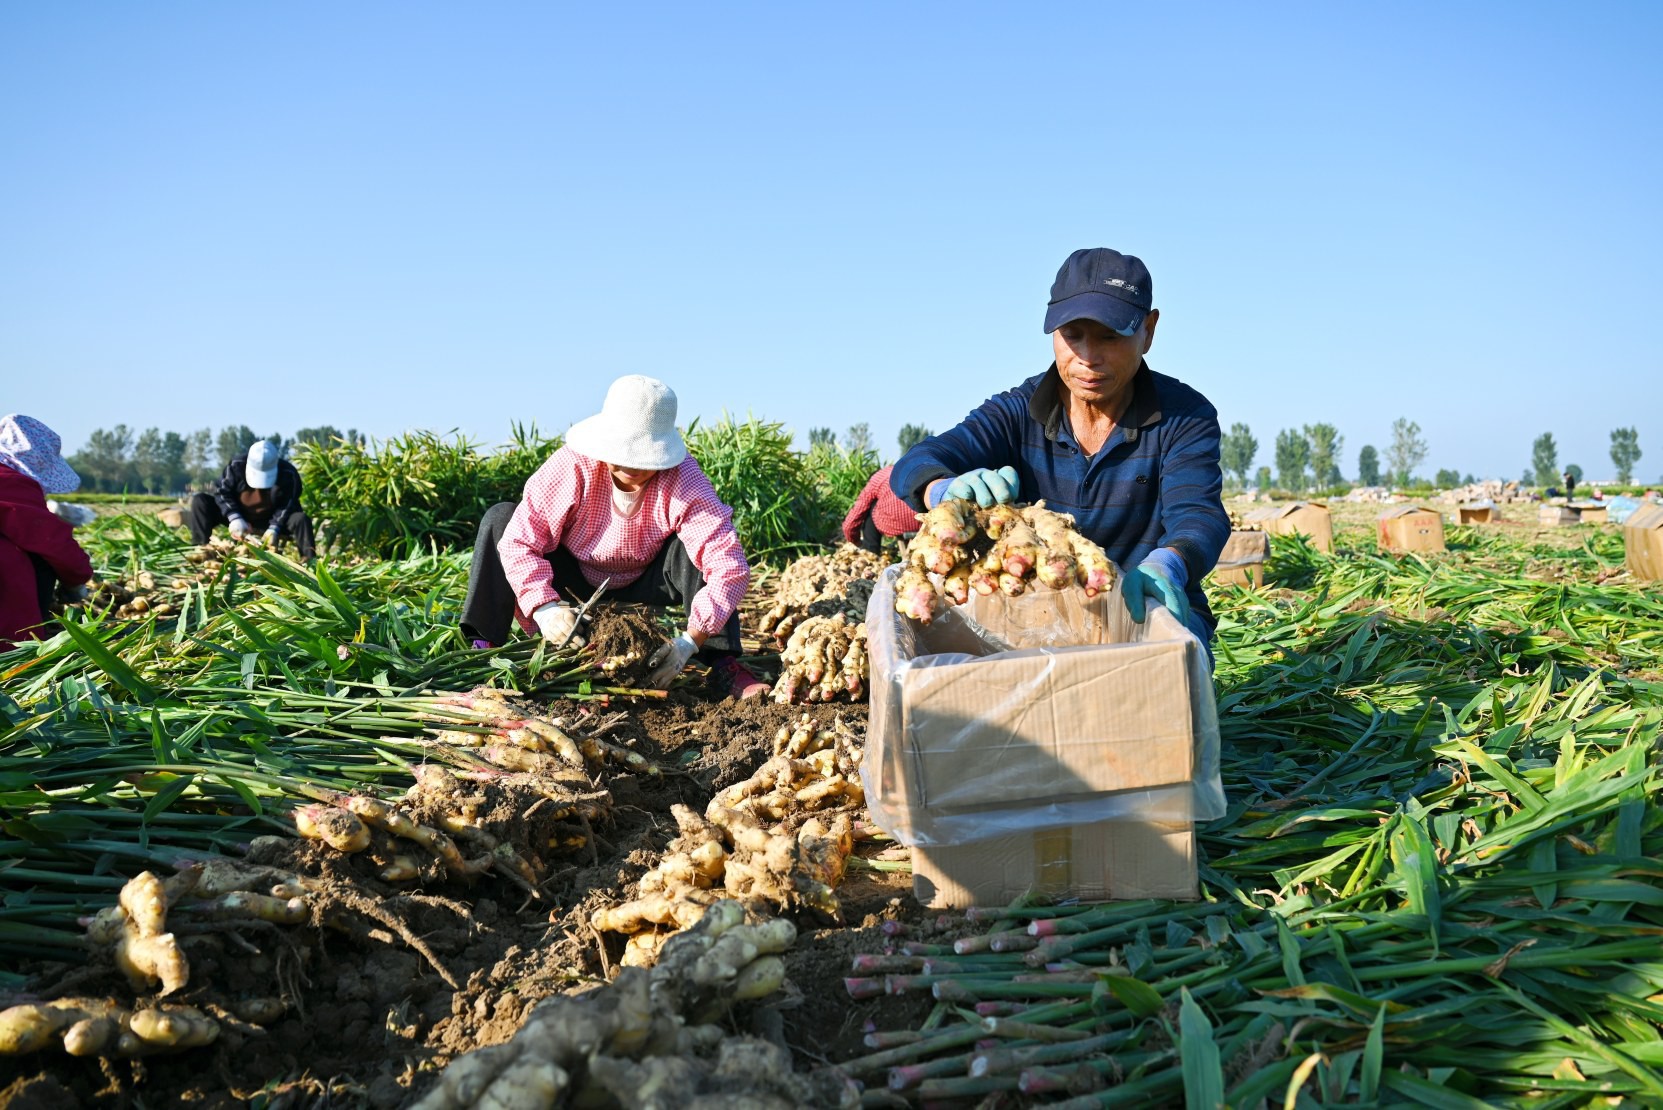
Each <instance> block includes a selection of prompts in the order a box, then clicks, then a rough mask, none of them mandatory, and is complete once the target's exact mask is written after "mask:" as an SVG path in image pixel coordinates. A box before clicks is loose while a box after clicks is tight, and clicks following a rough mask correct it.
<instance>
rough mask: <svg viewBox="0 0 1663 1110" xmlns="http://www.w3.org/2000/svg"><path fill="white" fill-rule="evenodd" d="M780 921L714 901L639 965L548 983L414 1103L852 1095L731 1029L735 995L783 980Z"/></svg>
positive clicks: (798, 1100)
mask: <svg viewBox="0 0 1663 1110" xmlns="http://www.w3.org/2000/svg"><path fill="white" fill-rule="evenodd" d="M795 939H796V929H795V928H794V927H793V926H792V925H791V923H790V922H788V921H769V922H765V923H761V924H755V925H751V924H746V922H745V911H744V909H743V907H741V906H740V905H739V904H738V903H737V902H734V901H731V900H723V901H717V902H715V903H713V904H712V905H710V906H709V907H708V910H707V912H706V913H705V914H704V916H703V917H702V918H701V919H700V920H699V921H698V922H697V923H696V924H694V925H692V926H691V927H689V928H688V929H686V930H685V931H684V932H681V933H677V934H675V935H674V936H671V937H669V938H668V939H667V940H666V941H664V942H663V945H662V950H661V952H660V953H659V955H658V962H657V964H656V966H654V967H653V968H652V969H651V970H650V971H649V970H646V969H644V968H642V967H635V966H630V967H625V968H623V969H622V970H621V971H620V972H619V973H618V976H617V978H616V979H615V980H614V981H613V982H611V983H608V984H604V985H602V986H599V987H595V988H593V989H592V990H588V991H585V992H583V993H581V994H575V995H557V996H555V997H553V998H550V999H548V1000H546V1001H544V1002H541V1003H539V1004H538V1005H537V1007H536V1008H535V1009H533V1010H532V1011H531V1013H530V1015H529V1017H528V1018H527V1019H526V1022H525V1024H524V1025H523V1026H521V1028H520V1030H519V1032H517V1033H515V1034H514V1036H513V1037H512V1038H511V1039H510V1040H509V1041H508V1042H507V1043H505V1044H500V1045H494V1046H491V1047H489V1048H482V1049H477V1050H475V1051H473V1052H470V1053H468V1054H466V1055H464V1056H461V1057H458V1058H457V1059H456V1060H454V1061H453V1062H452V1063H451V1064H450V1066H449V1067H447V1068H446V1069H445V1071H444V1073H443V1074H442V1075H441V1076H440V1077H439V1080H438V1083H437V1084H436V1085H435V1086H434V1087H433V1088H432V1089H431V1090H430V1091H428V1092H427V1093H426V1094H424V1095H423V1096H422V1098H421V1099H420V1100H418V1101H417V1102H416V1103H415V1110H487V1108H490V1110H505V1108H509V1107H515V1108H518V1107H527V1108H529V1107H546V1106H615V1105H622V1106H640V1107H671V1106H689V1107H693V1106H710V1107H715V1106H809V1105H814V1106H827V1107H838V1108H839V1110H842V1108H848V1110H854V1108H856V1107H858V1106H859V1105H860V1095H859V1093H858V1090H857V1088H856V1087H855V1086H854V1085H853V1084H852V1083H851V1082H850V1081H849V1080H848V1079H847V1078H845V1077H843V1076H841V1075H840V1074H834V1073H831V1072H830V1071H829V1070H828V1072H827V1073H826V1074H824V1075H815V1076H807V1077H805V1076H803V1075H801V1074H800V1073H798V1072H796V1071H794V1070H793V1069H792V1066H791V1060H790V1056H789V1054H788V1053H786V1052H785V1050H783V1049H780V1048H778V1047H776V1046H773V1045H770V1044H767V1043H766V1042H762V1041H755V1040H752V1039H748V1038H744V1037H736V1036H732V1035H730V1034H729V1033H728V1031H727V1030H726V1029H724V1028H723V1027H722V1025H720V1024H717V1023H719V1022H721V1020H722V1018H723V1017H724V1015H725V1014H726V1013H727V1011H728V1010H729V1009H731V1008H732V1007H733V1006H734V1005H735V1004H736V1003H738V1002H743V1001H746V1000H749V999H757V998H762V997H765V996H767V995H768V994H771V993H773V992H774V991H776V990H778V989H779V988H780V987H781V986H782V985H783V983H784V979H785V963H784V960H783V959H782V958H781V956H782V955H783V953H785V952H786V951H787V950H788V949H789V948H790V947H791V945H792V943H793V942H794V941H795Z"/></svg>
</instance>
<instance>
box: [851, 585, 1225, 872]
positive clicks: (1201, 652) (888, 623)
mask: <svg viewBox="0 0 1663 1110" xmlns="http://www.w3.org/2000/svg"><path fill="white" fill-rule="evenodd" d="M896 570H897V568H890V570H889V571H886V572H885V576H884V577H883V578H882V579H880V581H879V584H878V587H877V589H875V590H874V591H873V597H872V602H871V604H870V605H869V607H868V610H867V628H868V637H869V651H870V656H871V665H872V687H871V691H872V692H871V703H872V704H871V717H870V723H869V726H868V734H867V755H866V760H865V762H864V764H863V766H862V768H861V779H862V783H863V785H864V786H865V788H866V794H867V803H868V808H869V810H870V812H871V814H872V817H873V820H874V821H875V822H876V823H877V824H879V825H880V826H881V827H882V828H884V829H885V830H887V831H888V832H890V833H891V834H892V835H894V836H895V837H896V839H897V840H900V841H901V842H902V843H904V844H908V845H910V846H912V848H913V851H914V862H913V866H914V869H915V873H916V874H917V876H918V877H917V879H916V882H915V889H916V891H917V892H918V896H919V897H920V899H921V900H924V901H926V902H928V903H929V904H932V905H960V904H971V903H970V902H966V901H965V900H966V899H974V900H978V901H981V902H983V903H984V904H993V903H994V902H1000V903H1005V902H1008V901H1009V900H1010V897H1012V896H1014V895H1011V894H1010V893H1009V892H1010V891H1011V890H1012V889H1015V893H1021V891H1022V890H1026V889H1029V888H1030V887H1032V886H1033V885H1034V884H1035V883H1036V882H1042V883H1044V884H1046V886H1047V889H1052V890H1053V891H1054V892H1056V893H1061V894H1068V895H1076V896H1079V897H1097V898H1102V897H1133V896H1142V895H1133V894H1129V893H1125V892H1129V891H1138V890H1151V891H1152V890H1159V891H1162V892H1165V893H1163V894H1162V895H1161V896H1163V897H1194V896H1195V875H1194V844H1193V839H1192V838H1191V836H1190V828H1191V820H1192V818H1196V817H1199V818H1202V819H1210V818H1212V817H1215V816H1221V815H1222V814H1223V812H1224V797H1223V789H1222V785H1221V784H1220V783H1219V781H1218V717H1217V703H1216V700H1215V698H1214V694H1213V688H1212V677H1211V674H1210V672H1209V670H1208V666H1207V659H1206V653H1205V649H1204V648H1203V647H1202V645H1201V642H1200V641H1199V640H1197V639H1196V638H1195V636H1194V634H1193V633H1191V632H1190V631H1189V630H1188V629H1187V628H1185V627H1184V626H1183V625H1181V624H1180V623H1179V622H1178V621H1177V619H1176V618H1174V617H1173V616H1172V614H1171V613H1169V612H1168V611H1167V610H1166V609H1164V608H1162V607H1160V606H1155V607H1152V608H1151V610H1150V612H1149V617H1148V619H1147V620H1146V621H1145V622H1144V623H1143V624H1141V625H1140V624H1135V623H1133V622H1132V620H1131V619H1130V617H1129V616H1127V614H1126V607H1125V603H1124V601H1123V600H1122V599H1121V597H1120V594H1119V592H1118V590H1114V591H1111V592H1109V593H1107V594H1102V595H1099V596H1098V597H1097V598H1094V599H1091V600H1087V599H1085V597H1084V596H1083V595H1082V594H1081V592H1080V591H1078V590H1060V591H1052V590H1043V589H1042V590H1035V591H1031V592H1029V593H1026V594H1024V595H1023V596H1021V597H1018V598H1006V597H1004V596H1003V595H1000V594H995V595H993V596H992V597H986V598H984V597H981V596H980V595H973V597H972V599H971V601H970V602H969V603H967V604H966V605H963V606H956V607H952V608H950V609H949V610H948V611H947V612H946V613H944V614H943V615H942V616H940V617H938V618H937V619H936V620H935V621H934V622H933V623H931V624H930V625H928V626H927V627H926V626H920V625H917V624H916V623H914V622H912V621H909V620H906V619H905V618H902V617H899V616H898V615H896V614H895V613H894V612H893V608H892V607H893V598H894V595H893V581H894V577H895V573H896ZM886 607H888V608H887V611H886ZM1057 645H1065V646H1057Z"/></svg>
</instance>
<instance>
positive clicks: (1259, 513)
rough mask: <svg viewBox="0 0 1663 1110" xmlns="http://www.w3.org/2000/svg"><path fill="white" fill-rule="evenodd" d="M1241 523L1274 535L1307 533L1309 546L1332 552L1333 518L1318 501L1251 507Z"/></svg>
mask: <svg viewBox="0 0 1663 1110" xmlns="http://www.w3.org/2000/svg"><path fill="white" fill-rule="evenodd" d="M1242 523H1243V524H1244V525H1246V526H1247V527H1248V528H1257V529H1259V530H1260V531H1263V532H1268V533H1270V534H1271V535H1275V536H1287V535H1292V534H1294V533H1299V534H1301V535H1304V536H1308V537H1309V538H1310V541H1311V546H1312V547H1314V548H1316V549H1317V550H1318V551H1325V552H1328V553H1330V554H1332V553H1333V551H1334V520H1333V517H1332V516H1331V515H1330V514H1329V512H1328V506H1327V505H1325V504H1323V503H1322V502H1321V501H1295V502H1293V503H1291V504H1288V505H1273V506H1271V507H1269V508H1265V509H1254V510H1253V511H1252V512H1250V513H1248V514H1247V515H1245V516H1244V517H1242Z"/></svg>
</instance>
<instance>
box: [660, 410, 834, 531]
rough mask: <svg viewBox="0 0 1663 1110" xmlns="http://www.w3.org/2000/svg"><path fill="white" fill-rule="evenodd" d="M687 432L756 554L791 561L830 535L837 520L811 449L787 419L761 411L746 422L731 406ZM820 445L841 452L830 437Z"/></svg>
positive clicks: (690, 447)
mask: <svg viewBox="0 0 1663 1110" xmlns="http://www.w3.org/2000/svg"><path fill="white" fill-rule="evenodd" d="M682 434H683V437H684V438H685V439H686V440H687V449H688V450H689V451H691V452H692V453H693V457H694V458H695V459H697V460H698V461H699V466H700V467H701V468H702V469H703V470H704V472H705V474H706V475H708V476H709V478H710V484H711V485H712V486H715V487H716V495H717V496H718V497H720V498H721V499H722V500H723V502H725V503H726V504H727V505H728V506H729V507H731V508H732V509H733V525H734V528H735V529H737V530H738V532H739V541H740V543H742V544H743V545H744V547H745V555H746V556H747V557H748V558H749V559H750V560H751V561H752V562H776V563H777V562H788V561H790V560H791V559H794V558H796V557H797V556H798V555H801V554H803V553H804V552H807V551H811V550H813V549H815V548H818V547H820V546H821V545H822V544H823V543H824V542H825V541H826V540H827V539H829V538H830V536H831V533H832V531H833V530H834V529H835V522H834V523H832V524H830V525H828V523H827V518H828V515H829V509H828V507H827V494H826V492H825V491H824V490H823V489H822V487H821V486H820V484H819V483H817V482H816V481H815V478H814V475H813V473H812V468H811V467H810V466H809V465H808V463H807V458H808V456H805V455H802V454H799V453H798V452H796V451H793V450H792V449H791V442H792V436H791V433H790V432H788V431H786V430H785V426H784V425H783V424H777V423H771V422H766V421H762V420H758V419H757V418H756V417H754V416H752V417H747V418H746V420H745V421H744V422H743V423H740V422H738V421H736V420H734V419H733V418H732V417H731V416H728V415H726V414H724V415H723V417H722V419H720V420H718V421H717V422H715V423H714V424H710V425H708V426H704V425H700V424H699V422H698V421H697V420H694V421H693V423H692V424H690V425H688V427H687V430H686V431H685V432H683V433H682ZM813 451H823V452H828V453H829V454H831V455H835V454H838V453H840V452H839V451H838V448H837V447H836V446H835V445H831V444H828V445H825V446H820V447H816V448H814V449H812V451H811V453H813ZM861 481H862V483H864V482H865V479H864V478H862V479H861ZM856 489H857V492H858V489H859V487H858V486H857V487H856ZM852 499H853V495H851V500H852ZM839 519H841V514H839Z"/></svg>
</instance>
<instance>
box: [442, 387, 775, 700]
mask: <svg viewBox="0 0 1663 1110" xmlns="http://www.w3.org/2000/svg"><path fill="white" fill-rule="evenodd" d="M608 579H610V581H609V582H607V580H608ZM750 581H751V568H750V564H749V563H747V562H746V561H745V552H744V551H743V549H742V548H741V547H740V544H739V534H738V533H737V532H736V531H734V528H733V510H732V509H730V508H729V507H728V506H727V505H724V504H723V503H722V501H721V499H720V498H719V497H717V496H716V490H715V489H714V488H713V487H712V486H711V484H710V479H709V478H707V477H706V476H705V473H704V471H703V470H701V469H700V468H699V464H698V462H697V461H695V460H694V459H693V457H692V456H690V455H689V454H688V453H687V445H686V444H685V443H684V442H683V441H682V438H681V433H680V432H678V431H676V395H675V393H673V392H672V391H671V390H670V388H669V387H668V386H667V385H665V384H664V383H663V382H661V381H657V380H655V379H653V378H648V377H644V376H642V375H640V374H629V375H626V376H624V377H622V378H619V379H618V380H617V381H615V382H613V383H612V385H611V387H610V388H609V389H608V390H607V391H606V401H605V403H604V404H603V405H602V406H601V411H600V412H599V413H598V414H596V415H595V416H591V417H589V418H588V419H586V420H580V421H579V422H578V423H576V424H574V425H572V428H571V431H569V432H567V433H566V442H565V445H564V446H562V447H561V448H560V449H559V450H558V451H556V452H555V453H554V454H553V455H551V456H549V459H548V461H547V462H545V463H544V464H543V465H542V466H540V467H538V468H537V472H536V473H535V474H533V475H532V476H531V477H530V478H529V479H528V480H527V481H526V484H525V495H524V499H523V500H522V501H520V502H519V504H517V505H516V504H514V503H513V502H507V501H505V502H503V503H501V504H499V505H493V506H492V507H491V508H490V509H489V510H487V512H486V513H485V519H484V520H482V521H480V524H479V537H478V539H477V540H475V542H474V552H473V567H472V569H471V571H470V572H469V574H468V597H467V601H466V602H465V603H464V604H463V607H462V634H463V635H464V636H465V637H467V638H468V639H469V640H471V641H473V643H474V645H475V646H476V647H490V646H492V645H496V644H501V643H503V642H504V641H506V640H507V638H508V632H509V628H510V626H511V622H513V621H518V623H519V625H520V627H521V629H523V630H525V631H527V632H530V631H531V630H532V629H533V628H535V629H536V630H537V631H538V632H539V633H540V634H541V635H542V636H543V638H544V639H546V640H549V641H550V642H551V643H554V644H561V643H564V642H566V641H567V638H568V637H570V638H571V642H572V643H577V644H581V643H582V642H583V638H582V632H581V630H578V629H577V619H578V614H577V610H578V607H579V606H581V605H582V604H583V602H585V601H586V600H588V598H589V597H590V596H591V595H592V594H593V593H594V591H595V588H596V587H597V586H599V585H601V583H602V582H607V588H606V597H607V599H608V600H612V601H632V602H643V603H645V604H648V605H672V604H679V605H683V606H685V607H686V609H687V627H686V630H685V631H683V632H682V633H681V634H680V635H679V636H676V637H675V638H674V639H671V640H670V641H668V642H667V643H665V644H664V645H663V646H661V647H660V648H659V649H658V650H657V651H656V652H654V653H653V655H652V657H651V658H650V659H649V660H648V664H649V666H651V667H652V673H651V675H650V677H649V679H648V681H649V682H650V683H651V684H652V685H653V686H655V687H658V688H660V689H663V688H665V687H668V686H669V685H670V683H671V681H673V680H674V679H675V677H676V676H677V675H679V674H680V673H681V672H682V670H683V669H684V668H685V667H686V666H687V663H688V661H689V660H690V659H692V658H693V656H694V655H695V654H698V655H700V657H701V658H702V659H703V660H704V661H705V662H706V663H707V664H708V665H709V667H710V670H711V673H712V676H713V677H714V678H715V680H716V681H717V683H718V685H719V688H720V689H722V690H723V692H724V693H729V694H733V695H734V696H736V697H740V698H750V697H756V696H757V695H759V694H763V693H766V692H767V690H768V686H767V684H766V683H764V682H763V681H762V680H761V679H759V678H757V677H756V676H755V675H754V674H752V673H751V672H750V671H749V670H747V669H746V668H745V667H744V666H743V665H742V664H741V663H740V662H739V659H738V655H739V648H740V643H739V603H740V601H741V600H743V599H744V597H745V590H746V588H747V587H748V586H749V585H750Z"/></svg>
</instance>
